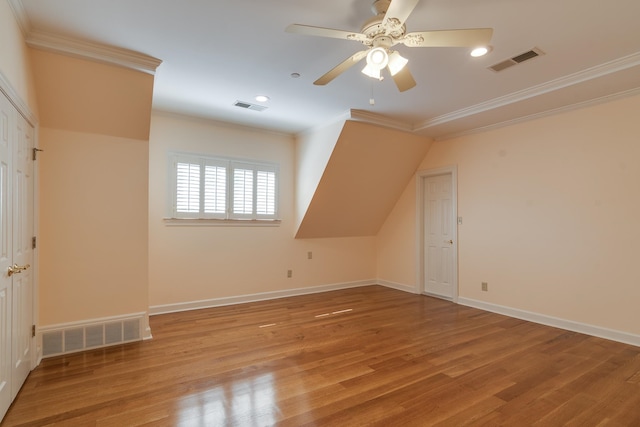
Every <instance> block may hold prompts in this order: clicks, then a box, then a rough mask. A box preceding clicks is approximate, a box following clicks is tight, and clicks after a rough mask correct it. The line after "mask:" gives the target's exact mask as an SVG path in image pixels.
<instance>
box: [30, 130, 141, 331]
mask: <svg viewBox="0 0 640 427" xmlns="http://www.w3.org/2000/svg"><path fill="white" fill-rule="evenodd" d="M40 139H41V143H42V148H43V149H44V150H45V151H44V153H43V154H42V155H41V156H40V159H39V160H38V161H39V162H40V171H41V178H42V179H41V180H40V218H41V220H40V227H41V233H40V242H41V244H40V277H41V279H40V301H41V302H40V322H41V326H47V325H52V324H58V323H66V322H72V321H79V320H87V319H95V318H100V317H107V316H115V315H123V314H130V313H139V312H146V311H147V177H148V168H147V158H148V143H147V142H146V141H140V140H133V139H126V138H118V137H111V136H106V135H95V134H88V133H80V132H70V131H65V130H55V129H47V128H43V129H42V130H41V133H40Z"/></svg>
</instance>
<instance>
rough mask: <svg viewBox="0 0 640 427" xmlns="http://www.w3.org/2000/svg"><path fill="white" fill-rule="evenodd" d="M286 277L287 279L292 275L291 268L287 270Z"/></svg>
mask: <svg viewBox="0 0 640 427" xmlns="http://www.w3.org/2000/svg"><path fill="white" fill-rule="evenodd" d="M287 277H288V278H289V279H290V278H292V277H293V270H287Z"/></svg>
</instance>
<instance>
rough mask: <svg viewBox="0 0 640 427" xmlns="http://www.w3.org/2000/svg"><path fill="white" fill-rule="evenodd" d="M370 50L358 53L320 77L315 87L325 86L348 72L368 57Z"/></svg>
mask: <svg viewBox="0 0 640 427" xmlns="http://www.w3.org/2000/svg"><path fill="white" fill-rule="evenodd" d="M367 52H368V50H361V51H360V52H356V53H354V54H353V55H351V56H350V57H348V58H347V59H345V60H344V61H342V62H341V63H340V64H338V65H336V66H335V67H334V68H333V69H332V70H331V71H329V72H328V73H326V74H325V75H323V76H322V77H320V78H319V79H318V80H316V81H315V82H313V84H314V85H318V86H324V85H326V84H327V83H329V82H330V81H331V80H333V79H335V78H336V77H338V76H339V75H340V74H342V73H344V72H345V71H347V70H348V69H349V68H351V67H352V66H354V65H356V64H357V63H358V62H360V60H362V58H364V57H365V56H367Z"/></svg>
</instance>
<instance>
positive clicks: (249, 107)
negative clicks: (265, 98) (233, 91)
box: [233, 101, 267, 111]
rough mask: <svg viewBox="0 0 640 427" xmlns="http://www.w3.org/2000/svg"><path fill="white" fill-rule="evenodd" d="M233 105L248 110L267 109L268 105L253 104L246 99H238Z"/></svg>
mask: <svg viewBox="0 0 640 427" xmlns="http://www.w3.org/2000/svg"><path fill="white" fill-rule="evenodd" d="M233 105H234V106H235V107H240V108H244V109H246V110H254V111H264V110H266V109H267V107H265V106H263V105H256V104H252V103H250V102H244V101H236V103H235V104H233Z"/></svg>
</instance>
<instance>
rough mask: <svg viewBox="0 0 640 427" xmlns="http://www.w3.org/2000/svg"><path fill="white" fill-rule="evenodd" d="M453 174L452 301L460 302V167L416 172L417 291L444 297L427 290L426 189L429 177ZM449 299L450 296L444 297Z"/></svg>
mask: <svg viewBox="0 0 640 427" xmlns="http://www.w3.org/2000/svg"><path fill="white" fill-rule="evenodd" d="M440 175H451V200H452V206H451V216H452V218H451V221H452V224H453V230H452V232H453V249H454V250H453V260H452V262H453V278H452V280H453V298H452V301H453V302H455V303H457V302H458V167H457V166H456V165H453V166H445V167H441V168H435V169H425V170H419V171H418V172H417V173H416V233H417V236H416V244H417V248H416V255H417V259H416V266H417V272H416V276H417V281H416V283H417V286H416V289H417V293H419V294H425V295H431V296H434V297H438V298H443V297H441V296H439V295H432V294H428V293H427V292H426V291H425V278H426V277H427V274H426V273H427V267H426V265H425V262H424V256H425V249H424V248H425V238H424V230H425V210H424V190H425V184H426V181H427V178H430V177H434V176H440ZM443 299H448V298H443Z"/></svg>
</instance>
